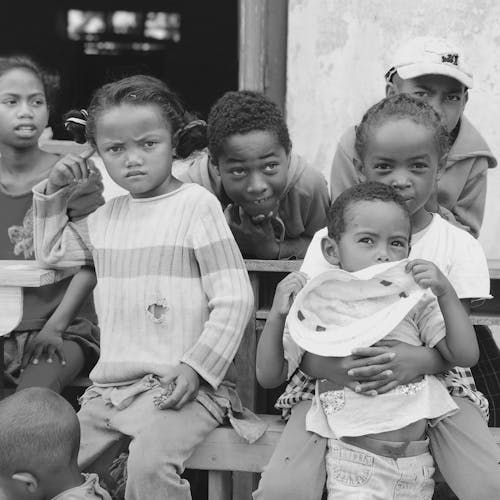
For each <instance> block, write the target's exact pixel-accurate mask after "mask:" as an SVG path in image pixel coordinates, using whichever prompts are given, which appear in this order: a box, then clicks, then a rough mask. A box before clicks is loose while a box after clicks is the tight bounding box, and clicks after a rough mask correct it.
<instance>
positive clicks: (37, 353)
mask: <svg viewBox="0 0 500 500" xmlns="http://www.w3.org/2000/svg"><path fill="white" fill-rule="evenodd" d="M42 353H43V344H37V345H36V346H35V349H34V350H33V354H32V356H31V363H32V364H33V365H37V364H38V363H39V362H40V357H41V356H42Z"/></svg>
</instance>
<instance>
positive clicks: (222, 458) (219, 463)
mask: <svg viewBox="0 0 500 500" xmlns="http://www.w3.org/2000/svg"><path fill="white" fill-rule="evenodd" d="M13 262H15V263H17V264H18V265H19V264H20V263H22V261H12V262H11V263H10V266H12V263H13ZM4 263H5V261H4ZM301 264H302V262H301V261H261V260H247V261H246V266H247V270H248V272H249V276H250V281H251V284H252V289H253V292H254V296H255V308H254V312H253V316H252V318H251V320H250V322H249V324H248V326H247V328H246V331H245V335H244V338H243V341H242V343H241V346H240V348H239V350H238V354H237V356H236V358H235V363H236V367H237V372H238V381H237V387H238V391H239V393H240V395H241V398H242V401H243V403H244V404H245V406H247V407H248V408H250V409H252V410H255V409H256V406H257V399H258V397H257V394H258V392H262V391H263V390H262V389H260V390H258V388H257V383H256V379H255V352H256V345H257V341H258V335H259V329H260V327H261V326H262V324H263V322H264V321H265V319H266V318H267V314H268V311H269V307H270V297H272V291H271V292H270V293H269V292H268V293H261V292H262V290H261V285H262V280H263V279H265V278H264V277H269V276H270V275H272V274H274V275H276V277H278V276H279V275H280V274H284V273H288V272H291V271H296V270H298V269H300V266H301ZM489 264H490V273H491V278H492V289H493V291H492V293H493V294H495V291H496V289H497V288H495V287H500V261H491V262H490V263H489ZM35 267H36V266H35ZM1 270H2V262H1V261H0V300H1V298H2V293H4V294H5V295H4V296H6V294H7V293H8V292H9V291H8V290H7V287H9V286H10V287H11V286H14V285H15V286H16V287H22V286H43V284H47V283H51V282H54V281H51V280H57V279H62V277H65V275H67V273H68V272H69V271H68V272H66V274H65V273H62V274H60V272H59V271H58V272H55V271H47V270H42V271H41V274H40V276H39V277H38V278H36V279H35V280H34V281H29V282H27V281H25V277H24V278H22V279H21V275H18V277H17V278H15V279H13V278H12V275H11V274H9V276H10V278H8V279H7V278H6V274H5V273H4V274H2V272H1ZM10 271H12V268H11V269H10ZM10 271H9V272H10ZM51 273H53V274H51ZM58 273H59V274H58ZM42 276H44V278H42ZM29 283H34V284H29ZM2 290H3V292H2ZM16 293H18V292H16ZM496 296H497V297H498V299H495V300H494V301H489V302H487V303H485V304H484V305H483V306H481V307H480V308H478V309H474V311H473V312H472V313H471V318H472V321H473V323H475V324H488V325H498V324H500V307H499V302H500V301H499V299H500V289H498V293H497V294H496ZM19 319H20V318H19ZM0 325H1V323H0ZM16 325H17V323H16ZM5 328H6V327H5V325H4V330H5ZM13 328H15V326H14V327H12V328H11V329H13ZM11 329H10V330H11ZM10 330H9V331H10ZM7 333H8V332H7ZM2 334H5V333H2V330H0V344H1V335H2ZM0 348H1V345H0ZM2 352H3V349H2V350H0V353H2ZM0 358H1V360H2V361H3V356H0ZM2 361H0V363H1V362H2ZM0 367H1V364H0ZM0 374H1V372H0ZM0 378H1V377H0ZM89 383H90V381H89V380H88V379H87V378H80V379H78V380H77V381H75V383H74V385H75V386H77V387H86V386H87V385H88V384H89ZM0 390H1V385H0ZM0 396H1V395H0ZM260 416H261V417H262V418H263V419H264V420H266V422H267V423H268V424H269V427H268V429H267V431H266V432H265V434H264V435H263V436H262V437H261V438H260V439H259V440H258V441H256V442H255V443H253V444H249V443H247V442H246V441H244V440H243V439H242V438H241V437H239V436H238V435H237V434H236V432H235V431H234V430H233V429H232V428H231V427H228V426H222V427H219V428H217V429H215V430H214V431H213V432H212V433H211V434H210V435H209V436H208V437H207V439H206V440H205V441H204V442H203V443H202V444H201V445H200V446H199V447H198V448H197V449H196V450H195V452H194V454H193V455H192V457H191V458H190V459H189V461H188V462H187V467H188V468H192V469H200V470H206V471H208V476H209V488H208V490H209V491H208V493H209V500H230V499H234V500H240V499H249V498H251V491H252V490H253V489H254V488H255V484H256V481H255V476H254V478H252V477H251V474H254V475H255V474H256V473H260V472H262V471H263V469H264V467H265V465H266V464H267V463H268V461H269V459H270V457H271V455H272V453H273V451H274V448H275V446H276V444H277V442H278V441H279V439H280V436H281V433H282V431H283V428H284V423H283V422H282V421H281V420H280V418H279V417H278V416H276V415H260ZM491 431H492V433H493V437H494V439H495V441H496V442H497V443H498V444H499V445H500V428H494V429H491ZM239 473H243V474H239ZM249 473H250V474H249Z"/></svg>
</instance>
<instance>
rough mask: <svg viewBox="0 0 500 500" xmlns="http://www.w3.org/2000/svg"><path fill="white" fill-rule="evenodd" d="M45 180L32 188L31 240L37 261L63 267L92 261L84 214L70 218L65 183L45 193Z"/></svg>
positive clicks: (67, 190)
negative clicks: (80, 217)
mask: <svg viewBox="0 0 500 500" xmlns="http://www.w3.org/2000/svg"><path fill="white" fill-rule="evenodd" d="M46 186H47V180H44V181H42V182H40V183H39V184H37V185H36V186H35V187H34V188H33V240H34V247H35V255H36V259H37V261H38V262H39V263H40V264H41V265H43V266H47V267H55V268H58V267H59V268H64V267H74V266H81V265H85V264H88V265H90V264H92V263H93V259H92V254H91V250H90V248H91V245H90V238H89V235H88V226H87V218H84V219H80V220H78V221H75V222H70V221H69V219H68V215H67V212H68V200H69V198H70V197H71V195H72V192H73V191H72V189H71V188H69V187H66V188H63V189H60V190H59V191H57V192H55V193H53V194H50V195H47V194H45V189H46Z"/></svg>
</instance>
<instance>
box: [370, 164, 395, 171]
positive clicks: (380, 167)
mask: <svg viewBox="0 0 500 500" xmlns="http://www.w3.org/2000/svg"><path fill="white" fill-rule="evenodd" d="M373 168H374V169H376V170H383V171H388V170H390V169H391V166H390V165H389V164H388V163H376V164H375V165H374V166H373Z"/></svg>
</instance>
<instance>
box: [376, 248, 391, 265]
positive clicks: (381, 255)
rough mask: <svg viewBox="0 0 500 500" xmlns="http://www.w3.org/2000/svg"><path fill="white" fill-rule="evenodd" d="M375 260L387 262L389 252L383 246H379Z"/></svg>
mask: <svg viewBox="0 0 500 500" xmlns="http://www.w3.org/2000/svg"><path fill="white" fill-rule="evenodd" d="M377 262H389V252H388V251H387V249H385V248H380V249H379V251H378V255H377Z"/></svg>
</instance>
